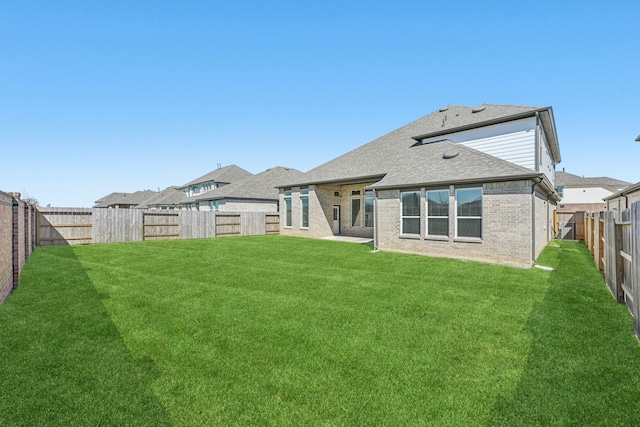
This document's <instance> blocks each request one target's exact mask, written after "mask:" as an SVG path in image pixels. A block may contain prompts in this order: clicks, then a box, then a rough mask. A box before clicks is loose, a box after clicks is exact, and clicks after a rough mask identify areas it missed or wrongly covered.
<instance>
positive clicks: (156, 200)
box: [136, 186, 187, 209]
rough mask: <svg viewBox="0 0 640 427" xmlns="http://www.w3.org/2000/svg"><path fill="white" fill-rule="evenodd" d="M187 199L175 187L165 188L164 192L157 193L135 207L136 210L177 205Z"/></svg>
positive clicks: (183, 193) (182, 192)
mask: <svg viewBox="0 0 640 427" xmlns="http://www.w3.org/2000/svg"><path fill="white" fill-rule="evenodd" d="M186 198H187V195H186V194H185V192H184V191H182V190H180V189H179V188H178V187H176V186H171V187H167V188H165V189H164V190H162V191H160V192H159V193H157V194H156V195H155V196H154V197H152V198H151V199H149V200H147V201H146V202H145V203H143V204H141V205H138V206H136V207H137V208H144V209H146V208H149V207H151V206H172V205H179V204H180V203H181V202H182V201H184V200H185V199H186Z"/></svg>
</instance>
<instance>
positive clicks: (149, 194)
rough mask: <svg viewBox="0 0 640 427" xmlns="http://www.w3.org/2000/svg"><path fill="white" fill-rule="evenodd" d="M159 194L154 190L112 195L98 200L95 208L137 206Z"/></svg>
mask: <svg viewBox="0 0 640 427" xmlns="http://www.w3.org/2000/svg"><path fill="white" fill-rule="evenodd" d="M157 194H158V193H157V192H156V191H152V190H143V191H136V192H135V193H111V194H109V195H108V196H106V197H103V198H102V199H100V200H98V201H97V202H96V205H94V206H93V207H94V208H108V207H110V206H116V205H127V206H136V207H137V205H140V204H144V203H146V202H147V201H148V200H150V199H151V198H153V197H155V196H156V195H157Z"/></svg>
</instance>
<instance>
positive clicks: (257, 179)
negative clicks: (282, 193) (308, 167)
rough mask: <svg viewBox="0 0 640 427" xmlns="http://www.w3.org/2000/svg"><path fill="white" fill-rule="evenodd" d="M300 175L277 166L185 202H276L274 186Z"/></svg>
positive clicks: (298, 177)
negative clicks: (243, 200)
mask: <svg viewBox="0 0 640 427" xmlns="http://www.w3.org/2000/svg"><path fill="white" fill-rule="evenodd" d="M302 175H303V173H302V172H300V171H299V170H297V169H292V168H285V167H281V166H277V167H274V168H271V169H267V170H266V171H264V172H260V173H259V174H256V175H252V176H250V177H247V178H245V179H243V180H240V181H236V182H233V183H231V184H228V185H225V186H223V187H220V188H216V189H215V190H211V191H208V192H206V193H204V194H199V195H197V196H194V197H191V198H190V199H187V200H186V201H187V202H189V201H202V200H219V199H254V200H278V189H277V187H276V186H277V185H278V184H281V183H282V182H289V181H291V180H296V179H300V177H302Z"/></svg>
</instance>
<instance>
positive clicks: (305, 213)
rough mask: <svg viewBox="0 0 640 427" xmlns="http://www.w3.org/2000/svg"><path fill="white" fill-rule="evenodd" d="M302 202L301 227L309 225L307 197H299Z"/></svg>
mask: <svg viewBox="0 0 640 427" xmlns="http://www.w3.org/2000/svg"><path fill="white" fill-rule="evenodd" d="M300 201H301V202H302V227H308V226H309V199H308V198H306V197H303V198H302V199H300Z"/></svg>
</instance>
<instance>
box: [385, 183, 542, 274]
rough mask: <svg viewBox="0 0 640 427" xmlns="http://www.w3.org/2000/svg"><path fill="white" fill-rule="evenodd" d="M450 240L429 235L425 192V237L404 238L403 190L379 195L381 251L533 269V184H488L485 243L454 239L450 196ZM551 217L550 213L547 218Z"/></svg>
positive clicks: (483, 240)
mask: <svg viewBox="0 0 640 427" xmlns="http://www.w3.org/2000/svg"><path fill="white" fill-rule="evenodd" d="M450 194H451V196H450V202H449V209H450V213H449V236H448V237H446V238H432V237H427V236H425V228H426V227H425V218H426V203H425V189H424V188H422V189H421V195H422V197H421V233H420V236H418V237H417V238H404V237H401V236H400V220H401V218H400V197H399V196H400V191H399V190H386V191H380V192H379V193H378V199H377V221H378V222H377V224H378V233H377V236H376V243H377V247H378V249H381V250H393V251H406V252H413V253H421V254H426V255H432V256H443V257H450V258H460V259H473V260H480V261H492V262H500V263H505V264H512V265H519V266H529V265H531V261H532V260H531V258H532V223H531V222H532V197H531V182H530V181H517V182H505V183H490V184H484V186H483V219H482V225H483V235H482V239H481V240H480V241H470V240H465V239H457V238H456V237H455V235H456V234H455V226H456V221H455V199H454V196H453V192H450ZM545 218H546V215H545Z"/></svg>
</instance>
